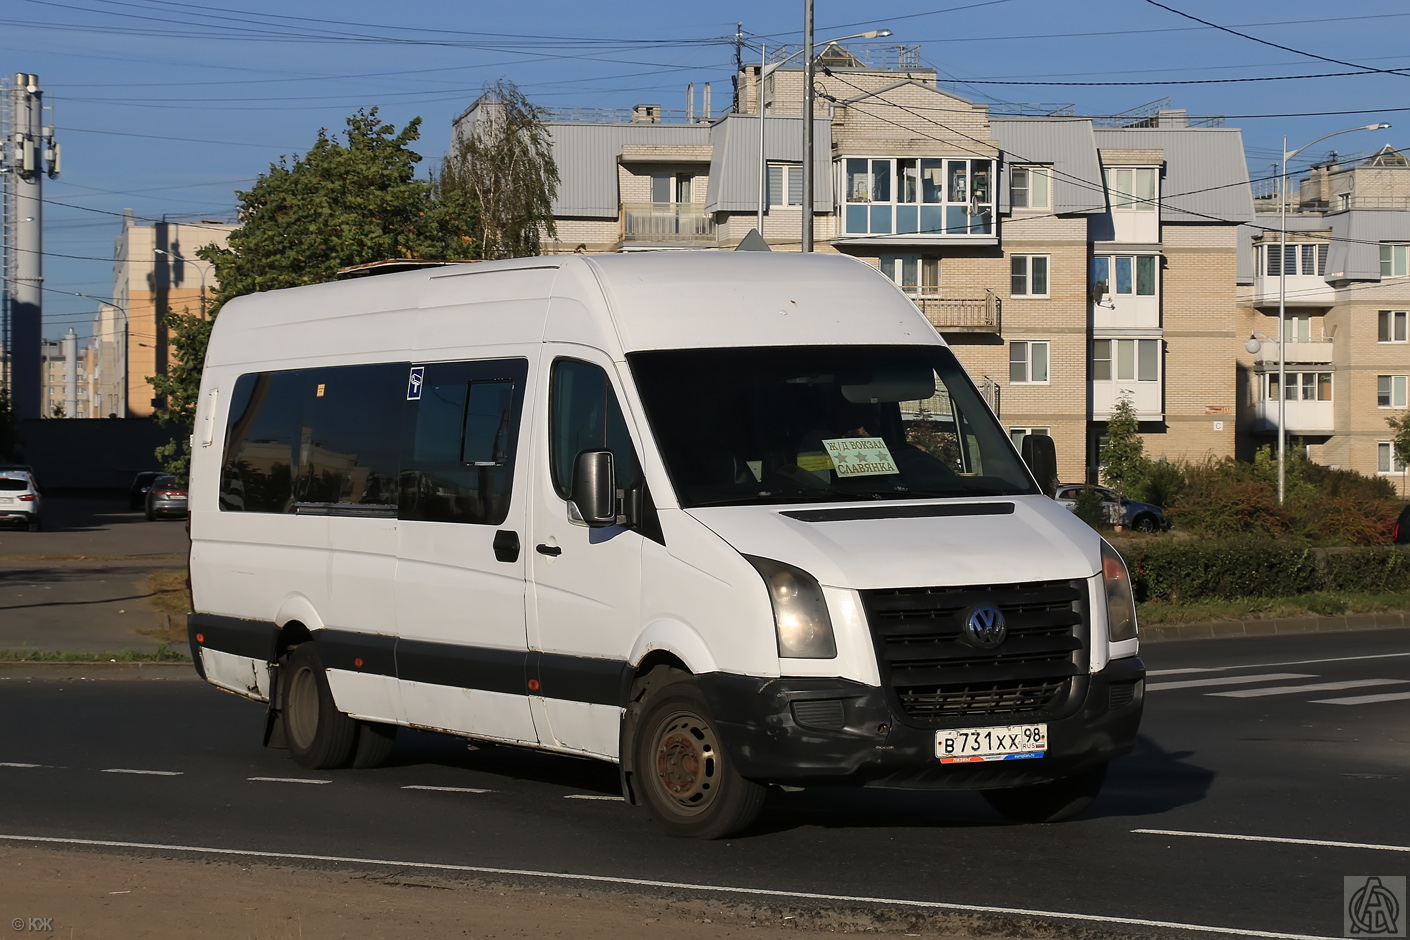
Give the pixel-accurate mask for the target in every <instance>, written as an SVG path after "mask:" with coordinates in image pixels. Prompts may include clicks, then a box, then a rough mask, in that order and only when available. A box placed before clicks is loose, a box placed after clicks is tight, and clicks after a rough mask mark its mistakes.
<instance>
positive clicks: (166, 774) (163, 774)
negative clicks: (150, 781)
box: [103, 767, 185, 777]
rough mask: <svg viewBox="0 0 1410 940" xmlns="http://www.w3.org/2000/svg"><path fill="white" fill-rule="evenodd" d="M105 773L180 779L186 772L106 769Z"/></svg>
mask: <svg viewBox="0 0 1410 940" xmlns="http://www.w3.org/2000/svg"><path fill="white" fill-rule="evenodd" d="M103 773H105V774H143V775H145V776H150V777H179V776H181V775H182V774H183V773H185V771H182V770H132V769H131V768H128V767H107V768H104V770H103Z"/></svg>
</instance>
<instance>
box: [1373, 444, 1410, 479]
mask: <svg viewBox="0 0 1410 940" xmlns="http://www.w3.org/2000/svg"><path fill="white" fill-rule="evenodd" d="M1376 472H1377V473H1404V472H1405V461H1403V460H1401V459H1400V458H1399V457H1397V456H1396V454H1395V446H1394V445H1393V444H1391V442H1390V441H1381V442H1379V443H1377V444H1376Z"/></svg>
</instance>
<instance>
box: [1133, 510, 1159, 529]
mask: <svg viewBox="0 0 1410 940" xmlns="http://www.w3.org/2000/svg"><path fill="white" fill-rule="evenodd" d="M1132 528H1133V529H1135V530H1136V531H1137V532H1145V533H1146V534H1150V533H1153V532H1159V531H1160V526H1159V525H1158V524H1157V523H1156V521H1155V516H1152V515H1151V514H1150V513H1142V514H1141V515H1139V516H1137V517H1136V521H1135V523H1134V524H1133V525H1132Z"/></svg>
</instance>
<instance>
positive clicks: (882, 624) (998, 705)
mask: <svg viewBox="0 0 1410 940" xmlns="http://www.w3.org/2000/svg"><path fill="white" fill-rule="evenodd" d="M1086 592H1087V586H1086V583H1085V582H1084V581H1080V580H1078V581H1040V582H1031V583H1027V584H997V585H980V586H969V587H962V588H940V587H935V588H898V589H889V590H878V591H863V592H862V603H863V605H864V607H865V609H866V612H867V622H868V623H869V624H870V626H871V633H872V639H873V641H874V642H875V644H876V653H877V661H878V664H879V665H880V667H881V677H882V684H883V685H884V686H886V687H887V689H888V690H889V692H890V693H891V695H892V696H893V705H895V706H896V707H898V708H899V710H900V711H901V713H902V714H904V715H906V716H907V717H908V718H910V719H911V720H912V721H913V722H914V723H916V724H920V725H927V726H939V725H942V724H945V723H949V722H953V721H955V720H957V719H960V720H963V719H970V718H984V717H989V716H1006V715H1015V716H1028V717H1033V718H1039V717H1042V716H1044V715H1045V714H1046V713H1047V712H1049V711H1050V710H1052V709H1053V708H1055V707H1056V706H1057V705H1058V704H1060V703H1061V702H1062V701H1063V700H1064V698H1065V697H1066V693H1067V690H1068V687H1069V685H1070V684H1071V682H1072V679H1073V677H1074V676H1076V675H1078V674H1080V672H1081V670H1082V666H1083V664H1084V654H1083V649H1082V637H1083V636H1084V624H1085V620H1086V616H1085V612H1086V603H1085V601H1086ZM981 604H992V605H993V606H995V607H997V608H998V609H999V610H1000V611H1002V612H1003V614H1004V619H1005V621H1006V623H1007V626H1008V637H1007V639H1006V640H1005V641H1004V642H1003V643H1002V644H1000V645H999V646H998V647H997V648H995V649H992V650H982V649H979V648H977V647H976V646H974V645H972V644H970V643H969V642H967V641H966V640H965V638H964V635H963V634H964V619H965V617H966V616H967V615H968V612H969V611H970V610H972V609H973V608H974V607H976V606H979V605H981Z"/></svg>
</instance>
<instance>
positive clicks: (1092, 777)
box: [983, 763, 1106, 823]
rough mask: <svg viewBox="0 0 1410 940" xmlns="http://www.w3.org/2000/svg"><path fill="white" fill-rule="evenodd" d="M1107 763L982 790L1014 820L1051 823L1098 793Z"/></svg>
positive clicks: (1081, 807) (1068, 815) (1082, 807)
mask: <svg viewBox="0 0 1410 940" xmlns="http://www.w3.org/2000/svg"><path fill="white" fill-rule="evenodd" d="M1105 780H1106V764H1105V763H1102V764H1098V765H1097V766H1095V767H1092V768H1090V769H1089V770H1085V771H1083V772H1082V773H1080V774H1078V775H1077V776H1075V777H1064V778H1062V779H1061V780H1053V781H1050V782H1048V783H1035V784H1030V785H1029V786H1026V787H1010V788H1008V789H1006V790H985V791H984V792H983V795H984V799H985V801H986V802H988V804H989V805H990V806H992V807H993V808H994V809H996V810H998V811H999V812H1000V813H1001V814H1003V815H1004V816H1007V817H1008V818H1009V819H1012V820H1014V821H1015V822H1028V823H1053V822H1062V821H1063V820H1065V819H1071V818H1072V817H1074V816H1076V815H1077V814H1078V813H1081V812H1082V811H1083V810H1085V809H1086V808H1087V807H1088V806H1091V805H1092V801H1093V800H1094V799H1096V798H1097V794H1098V793H1100V792H1101V789H1102V783H1103V782H1105Z"/></svg>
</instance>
